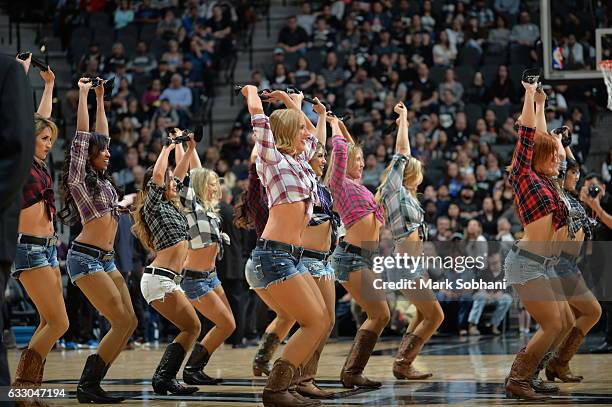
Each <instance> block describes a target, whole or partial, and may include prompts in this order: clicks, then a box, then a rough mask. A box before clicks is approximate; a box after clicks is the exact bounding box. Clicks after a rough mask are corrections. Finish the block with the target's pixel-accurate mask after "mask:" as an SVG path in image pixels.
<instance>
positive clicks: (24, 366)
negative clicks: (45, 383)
mask: <svg viewBox="0 0 612 407" xmlns="http://www.w3.org/2000/svg"><path fill="white" fill-rule="evenodd" d="M42 366H43V361H42V358H41V357H40V355H39V354H38V352H36V351H35V350H33V349H30V348H25V349H24V350H23V351H22V352H21V357H20V358H19V364H18V365H17V371H16V372H15V381H14V382H13V384H12V385H11V387H13V388H15V387H19V388H37V387H40V383H39V382H38V376H39V375H40V372H41V370H42ZM15 405H16V406H20V407H21V406H24V407H25V406H40V407H48V406H49V404H47V403H46V402H45V401H43V400H41V399H38V398H31V399H29V400H18V401H16V402H15Z"/></svg>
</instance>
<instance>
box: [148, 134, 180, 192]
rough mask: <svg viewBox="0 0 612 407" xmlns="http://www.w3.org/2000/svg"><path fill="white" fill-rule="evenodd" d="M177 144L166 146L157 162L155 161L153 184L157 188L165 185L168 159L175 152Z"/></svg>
mask: <svg viewBox="0 0 612 407" xmlns="http://www.w3.org/2000/svg"><path fill="white" fill-rule="evenodd" d="M175 146H176V144H174V143H172V144H170V145H169V146H164V147H163V148H162V151H161V153H159V156H158V157H157V161H155V166H154V167H153V178H152V179H153V182H154V183H155V185H157V186H160V187H161V186H164V185H165V182H164V181H165V177H166V170H167V169H168V157H170V152H171V151H172V150H174V147H175Z"/></svg>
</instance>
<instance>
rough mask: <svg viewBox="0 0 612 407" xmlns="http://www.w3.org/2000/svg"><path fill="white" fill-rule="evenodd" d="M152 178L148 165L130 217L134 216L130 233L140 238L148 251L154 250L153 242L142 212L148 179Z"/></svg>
mask: <svg viewBox="0 0 612 407" xmlns="http://www.w3.org/2000/svg"><path fill="white" fill-rule="evenodd" d="M151 178H153V167H149V168H148V169H147V171H146V172H145V175H144V178H143V180H142V187H141V188H140V191H139V192H138V196H137V197H136V203H135V206H136V209H135V210H134V212H132V217H133V218H134V225H133V226H132V233H133V234H134V236H136V237H137V238H138V240H140V243H142V245H143V246H144V247H145V248H146V249H147V250H150V251H155V244H154V243H153V233H151V229H150V228H149V225H148V224H147V222H146V221H145V219H144V215H143V213H142V211H143V208H144V203H145V199H146V198H147V193H148V192H149V187H148V185H149V181H150V180H151Z"/></svg>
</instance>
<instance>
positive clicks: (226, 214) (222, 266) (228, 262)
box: [217, 202, 245, 280]
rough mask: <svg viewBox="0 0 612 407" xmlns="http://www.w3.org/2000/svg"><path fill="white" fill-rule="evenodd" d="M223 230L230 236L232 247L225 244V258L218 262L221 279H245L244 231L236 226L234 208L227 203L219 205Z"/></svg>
mask: <svg viewBox="0 0 612 407" xmlns="http://www.w3.org/2000/svg"><path fill="white" fill-rule="evenodd" d="M219 214H220V215H221V230H222V231H223V232H225V233H227V234H228V235H229V238H230V245H229V246H228V245H226V244H225V243H223V253H224V254H223V258H222V259H221V260H219V261H218V262H217V272H218V273H219V276H220V277H221V279H228V280H229V279H235V280H242V279H244V264H245V260H244V258H243V256H242V240H243V237H242V236H241V234H242V230H241V229H238V228H237V227H236V226H234V207H233V206H231V205H228V204H226V203H225V202H221V203H219Z"/></svg>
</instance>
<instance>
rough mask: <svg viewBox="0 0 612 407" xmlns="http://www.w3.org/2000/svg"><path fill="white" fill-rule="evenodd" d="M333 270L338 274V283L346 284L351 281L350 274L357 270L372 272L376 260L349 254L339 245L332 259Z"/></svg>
mask: <svg viewBox="0 0 612 407" xmlns="http://www.w3.org/2000/svg"><path fill="white" fill-rule="evenodd" d="M330 263H331V266H332V269H333V270H334V272H335V273H336V281H338V282H340V283H346V282H347V281H349V273H351V272H353V271H357V270H364V269H368V270H372V267H373V266H374V260H373V259H372V258H370V257H364V256H360V255H358V254H354V253H347V252H345V251H344V249H342V248H341V247H340V246H339V245H338V246H336V248H335V249H334V252H333V253H332V255H331V257H330Z"/></svg>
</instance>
